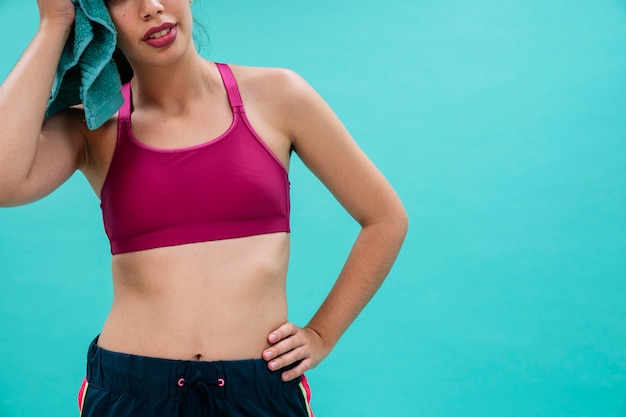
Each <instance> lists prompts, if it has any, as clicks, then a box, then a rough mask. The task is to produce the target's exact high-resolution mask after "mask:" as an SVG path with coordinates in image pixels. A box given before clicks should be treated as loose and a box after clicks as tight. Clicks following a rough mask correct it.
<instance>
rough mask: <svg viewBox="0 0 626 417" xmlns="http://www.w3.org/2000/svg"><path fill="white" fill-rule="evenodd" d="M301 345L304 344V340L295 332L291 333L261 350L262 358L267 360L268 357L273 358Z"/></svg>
mask: <svg viewBox="0 0 626 417" xmlns="http://www.w3.org/2000/svg"><path fill="white" fill-rule="evenodd" d="M301 346H304V341H303V340H302V338H299V337H297V335H296V334H293V335H291V336H289V337H287V338H286V339H283V340H281V341H280V342H278V343H276V344H274V345H272V346H270V347H269V348H267V349H265V350H264V351H263V359H265V360H266V361H269V360H270V359H274V358H276V357H279V356H281V355H284V354H285V353H287V352H290V351H292V350H294V349H297V348H299V347H301Z"/></svg>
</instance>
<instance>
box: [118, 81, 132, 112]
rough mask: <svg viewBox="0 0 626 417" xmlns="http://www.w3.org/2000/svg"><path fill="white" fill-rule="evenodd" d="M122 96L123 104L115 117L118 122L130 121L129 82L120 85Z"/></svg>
mask: <svg viewBox="0 0 626 417" xmlns="http://www.w3.org/2000/svg"><path fill="white" fill-rule="evenodd" d="M122 96H124V104H122V107H120V111H119V114H118V116H117V117H118V120H119V121H120V122H127V121H130V111H131V108H132V106H133V103H132V102H131V100H132V99H131V95H130V82H128V83H126V84H124V85H123V86H122Z"/></svg>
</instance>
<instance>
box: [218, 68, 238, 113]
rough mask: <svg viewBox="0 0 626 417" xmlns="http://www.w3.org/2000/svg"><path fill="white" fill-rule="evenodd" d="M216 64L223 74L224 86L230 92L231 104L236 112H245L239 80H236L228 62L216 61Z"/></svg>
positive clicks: (229, 99)
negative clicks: (238, 85)
mask: <svg viewBox="0 0 626 417" xmlns="http://www.w3.org/2000/svg"><path fill="white" fill-rule="evenodd" d="M215 65H217V69H218V70H219V72H220V75H221V76H222V81H223V82H224V87H226V93H227V94H228V101H229V102H230V106H231V107H232V108H233V111H235V112H243V101H242V100H241V95H240V94H239V87H237V81H236V80H235V76H234V75H233V71H232V70H231V69H230V67H229V66H228V65H226V64H219V63H217V62H216V63H215Z"/></svg>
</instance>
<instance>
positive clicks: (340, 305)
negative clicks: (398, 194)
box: [307, 210, 407, 350]
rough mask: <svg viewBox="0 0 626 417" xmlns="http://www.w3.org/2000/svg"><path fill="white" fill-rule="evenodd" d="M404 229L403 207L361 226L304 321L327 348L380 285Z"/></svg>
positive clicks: (333, 343)
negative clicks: (337, 271)
mask: <svg viewBox="0 0 626 417" xmlns="http://www.w3.org/2000/svg"><path fill="white" fill-rule="evenodd" d="M406 231H407V219H406V214H405V213H404V210H399V212H398V214H397V215H396V216H394V217H392V218H390V219H388V220H386V221H381V222H378V223H372V224H369V225H365V226H364V227H363V228H362V229H361V232H360V233H359V235H358V237H357V239H356V241H355V243H354V246H353V247H352V250H351V251H350V254H349V256H348V259H347V260H346V263H345V265H344V267H343V269H342V271H341V273H340V275H339V277H338V279H337V281H336V283H335V285H334V286H333V288H332V290H331V292H330V293H329V295H328V297H327V298H326V299H325V301H324V303H323V304H322V306H321V307H320V308H319V310H318V311H317V313H316V314H315V316H314V317H313V318H312V319H311V321H310V322H309V324H308V325H307V327H310V328H311V329H313V330H315V331H316V332H317V333H318V334H319V336H320V337H321V338H322V339H323V340H324V343H325V344H326V345H327V346H328V349H329V350H330V349H331V348H332V347H333V346H334V345H335V344H336V343H337V341H338V340H339V338H340V337H341V335H342V334H343V333H344V332H345V331H346V329H347V328H348V326H350V324H351V323H352V322H353V321H354V320H355V319H356V317H357V316H358V315H359V313H360V312H361V311H362V310H363V308H364V307H365V305H366V304H367V303H368V302H369V301H370V299H371V298H372V297H373V296H374V294H375V293H376V291H377V290H378V289H379V288H380V286H381V284H382V283H383V281H384V279H385V278H386V277H387V275H388V273H389V271H390V269H391V267H392V265H393V263H394V261H395V259H396V257H397V255H398V252H399V251H400V247H401V246H402V242H403V241H404V237H405V235H406Z"/></svg>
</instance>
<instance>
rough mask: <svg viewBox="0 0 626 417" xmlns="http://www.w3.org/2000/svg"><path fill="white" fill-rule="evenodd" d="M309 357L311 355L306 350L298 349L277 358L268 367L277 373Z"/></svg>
mask: <svg viewBox="0 0 626 417" xmlns="http://www.w3.org/2000/svg"><path fill="white" fill-rule="evenodd" d="M308 356H309V355H308V353H307V351H306V349H304V348H298V349H294V350H290V351H289V352H287V353H284V354H282V355H279V356H277V357H276V359H274V360H272V361H270V362H269V363H268V364H267V366H268V368H269V369H270V370H272V371H276V370H278V369H282V368H286V367H288V366H289V365H293V364H294V363H296V362H298V361H301V360H303V359H306V358H307V357H308Z"/></svg>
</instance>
